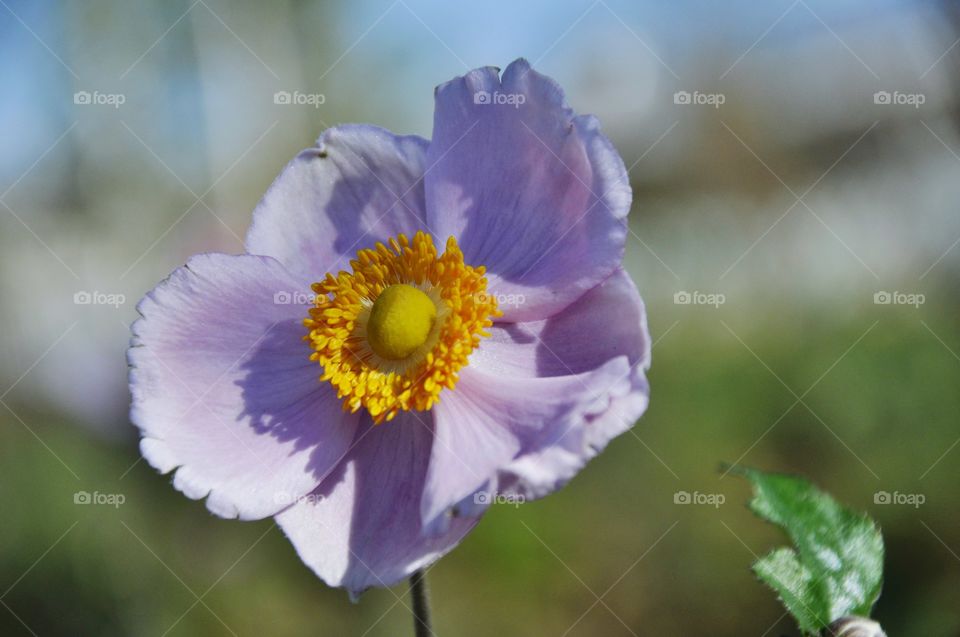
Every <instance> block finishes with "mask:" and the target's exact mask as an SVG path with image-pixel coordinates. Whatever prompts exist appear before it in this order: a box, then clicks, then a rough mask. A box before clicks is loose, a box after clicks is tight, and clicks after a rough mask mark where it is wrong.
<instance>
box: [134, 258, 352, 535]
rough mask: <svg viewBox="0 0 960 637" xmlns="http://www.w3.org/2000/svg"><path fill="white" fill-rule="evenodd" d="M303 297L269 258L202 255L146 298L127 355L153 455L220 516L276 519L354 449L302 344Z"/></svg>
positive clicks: (147, 450) (344, 417)
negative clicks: (350, 449)
mask: <svg viewBox="0 0 960 637" xmlns="http://www.w3.org/2000/svg"><path fill="white" fill-rule="evenodd" d="M306 299H307V294H306V291H304V290H303V289H302V288H301V287H300V284H299V283H298V282H297V280H296V279H295V278H294V277H293V276H291V275H290V274H288V273H287V272H286V270H285V269H284V268H283V266H282V265H280V263H279V262H277V261H275V260H274V259H271V258H268V257H257V256H249V255H243V256H227V255H216V254H210V255H201V256H197V257H194V258H192V259H191V260H190V261H189V262H188V263H187V265H186V266H184V267H182V268H180V269H178V270H177V271H175V272H174V273H173V274H172V275H171V276H170V278H168V279H167V280H166V281H164V282H163V283H161V284H160V285H159V286H157V287H156V289H154V290H153V291H152V292H150V293H149V294H148V295H147V296H146V297H145V298H144V299H143V301H141V302H140V305H139V306H138V310H139V311H140V313H141V314H142V316H143V318H141V319H140V320H138V321H137V322H136V323H135V324H134V326H133V339H132V342H131V347H130V350H129V353H128V360H129V363H130V367H131V369H130V387H131V391H132V393H133V406H132V408H131V420H132V421H133V422H134V424H136V425H137V426H138V427H139V428H140V430H141V433H142V435H143V439H142V441H141V445H140V446H141V450H142V452H143V456H144V458H146V460H147V461H148V462H149V463H150V464H151V465H153V466H154V467H155V468H156V469H158V470H160V471H161V472H163V473H166V472H168V471H171V470H173V469H176V470H177V471H176V474H175V476H174V486H176V488H177V489H179V490H180V491H183V492H184V493H185V494H186V495H187V496H189V497H191V498H195V499H199V498H203V497H205V496H206V497H207V507H208V508H209V509H210V510H211V511H213V512H214V513H216V514H217V515H220V516H223V517H240V518H243V519H257V518H262V517H266V516H269V515H273V514H274V513H276V512H277V511H279V510H281V509H283V508H284V507H285V506H287V505H289V502H290V501H291V499H293V498H296V497H298V496H301V495H303V494H305V493H309V492H310V491H311V490H313V489H314V488H315V487H316V486H317V484H319V483H320V481H321V480H322V479H323V478H324V477H325V476H326V475H327V473H329V472H330V471H331V470H332V469H333V467H335V466H336V464H337V462H338V461H339V459H340V458H341V456H342V455H343V453H344V452H345V451H346V449H347V448H348V446H349V444H350V441H351V439H352V438H353V435H354V432H355V429H356V423H357V420H358V417H357V416H356V415H348V414H344V413H343V411H342V409H341V405H340V401H339V400H337V398H336V395H335V393H334V391H333V390H332V388H331V386H330V384H329V383H322V382H320V381H319V375H320V370H319V368H318V367H317V365H316V363H313V362H311V361H310V360H309V356H310V349H309V345H308V344H307V343H305V342H304V341H303V340H302V339H303V336H304V334H305V333H306V332H305V328H304V327H303V325H302V320H303V318H304V317H305V316H306V315H307V305H305V302H306Z"/></svg>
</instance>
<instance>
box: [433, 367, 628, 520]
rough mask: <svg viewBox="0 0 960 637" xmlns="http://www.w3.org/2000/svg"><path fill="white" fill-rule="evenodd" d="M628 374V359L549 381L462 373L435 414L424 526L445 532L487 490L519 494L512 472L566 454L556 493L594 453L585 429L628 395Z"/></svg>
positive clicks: (472, 370) (474, 371)
mask: <svg viewBox="0 0 960 637" xmlns="http://www.w3.org/2000/svg"><path fill="white" fill-rule="evenodd" d="M628 371H629V369H628V364H627V359H626V357H623V356H621V357H617V358H614V359H612V360H610V361H609V362H607V363H606V364H605V365H603V366H602V367H600V368H599V369H596V370H593V371H591V372H587V373H584V374H577V375H571V376H554V377H551V378H522V377H514V378H511V377H507V376H501V375H497V374H489V373H487V372H485V371H483V370H480V369H478V368H476V367H473V366H468V367H466V368H464V369H463V370H462V371H461V373H460V381H459V383H458V384H457V387H456V389H455V390H453V391H450V392H446V393H445V394H444V395H443V396H442V398H441V401H440V402H439V403H438V404H437V405H435V406H434V408H433V410H434V414H435V419H436V435H435V439H434V444H433V454H432V456H431V459H430V470H429V471H428V473H427V485H426V489H425V490H424V496H423V501H422V502H421V505H420V512H421V515H422V517H423V520H424V523H425V527H426V528H427V529H429V530H430V531H434V530H435V529H440V530H442V529H444V528H445V526H444V525H445V522H446V520H447V518H448V517H449V515H450V512H451V511H459V510H460V509H461V503H462V502H463V500H464V498H468V497H470V496H471V495H472V494H476V493H477V492H478V491H482V490H484V489H486V488H489V486H488V485H493V486H496V487H497V488H498V489H499V490H500V491H501V492H503V491H506V490H507V489H508V488H512V487H514V485H515V484H516V482H517V480H516V478H517V476H516V474H515V472H514V470H513V467H514V466H515V465H516V463H518V462H520V461H522V460H523V459H524V458H526V457H528V456H530V455H531V454H534V455H536V454H541V453H544V451H545V450H549V449H553V448H560V449H563V450H564V455H563V458H562V459H563V460H564V461H565V462H566V463H567V465H569V466H567V467H558V468H557V469H555V470H554V472H553V473H554V474H556V475H551V476H550V480H551V481H552V483H551V488H554V487H555V486H556V483H557V482H558V481H559V480H566V479H569V478H570V477H572V476H573V474H574V473H576V471H577V470H579V468H580V467H581V466H582V465H583V463H584V462H585V459H581V458H582V456H585V455H587V454H588V453H589V450H588V449H586V448H585V447H586V445H587V442H586V439H585V428H586V424H587V423H588V422H589V421H590V420H591V419H594V418H596V417H598V416H600V415H601V414H603V413H604V412H605V411H606V410H607V409H609V408H610V403H611V402H612V400H613V399H614V397H616V396H620V395H621V394H624V393H626V392H627V385H628V384H629V383H628V380H627V377H628ZM551 462H552V463H553V462H554V460H553V459H552V458H551ZM533 477H536V478H537V479H538V481H540V480H541V478H540V477H539V476H533ZM501 480H505V482H504V483H502V484H501ZM512 490H513V491H517V492H520V490H518V489H512ZM522 493H523V494H524V495H525V496H532V495H542V494H541V493H539V492H538V493H536V494H534V492H533V490H524V491H522ZM484 502H485V503H488V502H489V497H488V498H487V499H486V500H484Z"/></svg>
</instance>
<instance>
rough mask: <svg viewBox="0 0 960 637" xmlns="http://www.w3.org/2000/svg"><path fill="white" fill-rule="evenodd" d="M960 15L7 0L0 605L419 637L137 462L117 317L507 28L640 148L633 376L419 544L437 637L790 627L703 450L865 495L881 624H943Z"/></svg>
mask: <svg viewBox="0 0 960 637" xmlns="http://www.w3.org/2000/svg"><path fill="white" fill-rule="evenodd" d="M958 26H960V15H958V11H957V10H956V5H955V4H954V3H948V2H943V3H937V2H908V1H901V2H893V1H886V0H874V1H871V2H867V1H865V0H843V1H840V2H827V1H826V0H821V1H814V0H796V1H791V0H776V1H771V2H764V3H759V2H749V1H746V0H733V1H731V2H726V3H722V5H721V4H720V3H714V2H709V1H707V0H700V1H692V0H691V1H682V2H677V3H654V2H652V1H651V2H634V1H630V0H622V1H620V0H597V1H595V2H591V1H584V2H575V1H571V2H565V3H562V4H561V3H556V2H549V1H547V0H537V1H533V0H531V1H529V2H523V3H515V2H501V1H494V2H488V3H483V4H482V5H478V6H470V7H460V6H456V5H455V4H454V3H442V2H439V1H438V0H437V1H435V0H396V1H394V2H390V1H384V2H349V3H348V2H295V1H291V2H278V3H270V4H269V5H268V4H267V3H256V2H227V1H225V0H198V1H197V2H191V1H190V0H185V1H182V2H180V1H171V2H161V1H159V0H156V1H152V2H151V1H140V2H129V3H128V2H119V1H118V0H103V1H101V0H90V1H81V0H64V1H62V2H56V1H49V0H37V1H33V2H27V1H22V2H14V1H12V0H2V1H0V52H2V56H0V72H2V77H3V82H4V83H3V85H4V89H5V90H4V97H3V98H2V100H0V132H2V137H0V139H2V140H3V143H2V144H0V189H2V194H0V299H2V301H0V324H2V326H3V329H2V336H0V605H2V607H0V634H2V635H5V636H6V635H30V634H32V635H38V636H40V635H43V636H46V635H78V634H80V635H158V636H159V635H180V636H187V635H260V634H269V635H277V636H286V635H290V636H295V635H296V636H299V635H370V636H375V635H405V634H409V633H410V617H409V610H408V608H407V606H408V601H407V599H406V591H405V588H404V587H403V586H397V587H396V588H394V589H392V590H373V591H370V592H368V593H367V594H366V595H364V596H363V598H362V599H361V601H360V603H359V604H351V603H350V602H349V601H348V600H347V596H346V594H345V593H344V592H343V591H340V590H332V589H328V588H326V587H325V586H324V585H323V584H322V583H321V582H320V581H319V580H317V579H316V578H315V577H314V576H313V575H312V574H311V573H310V572H309V571H308V569H307V568H306V567H304V566H303V565H302V564H300V563H299V561H298V559H297V557H296V555H295V553H294V551H293V549H292V548H291V547H290V546H289V544H288V543H287V541H286V540H285V539H284V538H283V536H282V534H281V533H280V531H279V530H278V529H277V528H275V527H274V526H273V525H272V522H271V521H262V522H257V523H240V522H235V521H223V520H219V519H216V518H214V517H212V516H211V515H210V514H209V513H208V512H207V511H206V509H205V508H204V506H203V504H202V503H199V502H193V501H190V500H188V499H186V498H185V497H183V496H182V495H180V494H179V493H177V492H176V491H175V490H174V489H173V488H172V487H171V485H170V479H169V477H167V476H160V475H157V474H156V473H155V472H154V471H153V470H152V469H151V468H150V467H149V466H147V465H146V463H145V462H142V461H138V458H139V454H138V450H137V436H136V432H135V430H134V428H133V427H132V426H131V425H130V424H129V423H128V421H127V416H126V409H127V404H128V394H127V391H126V385H125V382H126V381H125V379H126V363H125V359H124V350H125V348H126V343H127V341H128V326H129V324H130V322H131V321H133V320H134V318H135V317H136V313H135V310H134V305H135V303H136V301H137V300H138V299H139V298H140V297H141V296H142V295H143V294H144V293H145V292H146V291H147V290H149V289H150V288H151V287H153V285H155V284H156V282H158V281H159V280H161V279H162V278H164V277H165V276H166V275H167V274H168V273H169V272H170V271H172V270H173V269H175V268H176V267H178V266H179V265H181V264H182V263H183V262H184V261H185V260H186V258H187V257H188V256H190V255H191V254H193V253H196V252H205V251H224V252H239V251H241V250H242V241H241V239H242V237H243V234H244V232H245V229H246V226H247V225H248V223H249V221H250V212H251V210H252V208H253V207H254V205H255V204H256V202H257V200H258V199H259V197H260V195H261V194H262V193H263V191H264V190H265V189H266V187H267V186H268V185H269V183H270V182H271V181H272V179H273V178H274V176H275V175H276V174H277V173H278V172H279V170H280V168H281V167H282V166H283V164H284V163H285V162H286V161H287V160H288V159H289V158H291V157H292V156H293V155H294V154H295V153H296V152H297V151H298V150H299V149H301V148H303V147H306V146H309V145H310V143H311V141H312V140H313V139H314V138H315V137H316V136H317V135H318V134H319V133H320V132H321V131H322V130H323V129H324V128H326V127H328V126H331V125H335V124H337V123H342V122H352V121H361V122H371V123H375V124H378V125H381V126H385V127H387V128H390V129H392V130H394V131H397V132H403V133H416V134H420V135H423V136H425V137H429V135H430V123H431V118H432V89H433V86H434V85H436V84H438V83H440V82H442V81H445V80H447V79H449V78H451V77H453V76H455V75H458V74H461V73H462V72H464V71H465V70H467V69H468V68H472V67H475V66H481V65H487V64H495V65H498V66H501V67H502V66H505V65H506V64H507V63H509V62H510V61H511V60H512V59H514V58H516V57H518V56H521V55H522V56H525V57H527V58H528V59H530V60H531V62H533V63H534V65H535V66H536V67H537V68H538V69H539V70H541V71H543V72H545V73H547V74H549V75H551V76H553V77H555V78H556V79H557V80H558V81H560V83H561V84H562V85H563V86H564V87H565V88H566V90H567V94H568V98H569V101H570V103H571V105H572V106H573V107H574V108H575V109H576V110H577V111H578V112H592V113H595V114H596V115H597V116H599V118H600V120H601V122H602V123H603V125H604V129H605V131H606V132H607V134H608V135H609V136H610V137H611V139H612V140H613V142H614V143H615V145H616V146H617V148H618V149H619V150H620V152H621V154H622V155H623V157H624V160H625V162H626V164H627V166H628V167H630V176H631V180H632V183H633V186H634V193H635V196H634V209H633V212H632V216H631V228H632V233H631V237H630V240H629V243H628V246H627V257H626V261H627V266H628V268H629V269H630V271H631V273H632V275H633V277H634V279H635V280H636V282H637V284H638V286H639V287H640V290H641V292H642V293H643V295H644V298H645V300H646V302H647V305H648V311H649V317H650V326H651V331H652V333H653V337H654V339H655V347H654V352H653V361H654V362H653V367H652V370H651V372H650V378H651V384H652V388H653V389H652V403H651V407H650V410H649V412H648V413H647V415H646V416H644V418H643V419H642V420H641V422H640V423H639V424H638V425H637V426H636V427H635V429H634V430H633V431H632V432H630V433H627V434H624V435H623V436H621V437H620V438H619V439H617V440H615V441H614V442H613V443H612V444H611V445H610V447H609V448H608V450H607V451H606V452H605V453H604V454H602V455H601V456H600V457H599V458H597V459H596V460H594V461H593V462H591V463H590V465H589V466H588V467H587V468H586V470H584V471H583V472H582V473H581V474H580V475H579V476H578V477H577V478H576V479H575V480H574V481H573V482H572V483H571V484H570V485H569V486H568V487H567V488H565V489H563V490H562V491H561V492H559V493H558V494H556V495H554V496H552V497H550V498H547V499H546V500H543V501H539V502H533V503H527V504H523V505H521V506H517V507H511V506H504V505H500V506H495V507H494V509H493V510H492V511H491V512H490V513H489V514H488V515H487V516H486V518H485V519H484V521H483V522H482V523H481V524H480V526H479V527H478V528H477V530H476V531H475V532H474V533H473V534H472V535H470V536H469V537H468V538H467V540H466V541H465V542H464V543H463V544H462V545H461V546H460V547H459V548H458V549H456V550H455V551H454V552H453V553H452V554H450V555H449V556H447V557H446V558H444V559H443V560H441V561H440V562H439V563H438V564H437V565H436V567H435V568H433V569H432V570H431V571H430V574H429V578H430V581H431V584H432V587H433V591H434V605H435V612H436V624H437V625H436V628H437V631H438V633H439V634H441V635H463V636H473V635H478V636H479V635H484V636H485V635H492V634H501V635H631V634H633V635H718V636H722V635H731V636H733V635H737V636H741V637H742V636H743V635H756V636H757V637H761V636H763V635H770V636H774V635H795V634H796V632H795V629H794V628H793V626H792V624H791V621H790V619H789V618H788V617H785V616H784V613H783V611H782V609H781V608H780V606H779V605H778V603H777V602H776V600H775V599H774V596H773V595H772V593H770V592H768V591H767V590H765V589H763V588H762V586H761V585H760V584H759V583H757V582H756V581H755V580H754V579H753V577H752V575H751V574H750V572H749V565H750V563H751V562H752V561H753V560H754V559H755V556H757V555H761V554H763V553H765V552H766V551H768V550H769V549H770V548H772V547H774V546H777V545H779V544H782V543H783V542H784V539H783V537H782V536H781V534H780V533H779V532H778V531H777V530H776V529H774V528H771V527H769V526H767V525H765V524H764V523H761V522H759V521H757V520H755V519H754V518H753V517H752V516H751V515H750V514H749V513H748V512H747V510H746V509H745V507H744V503H745V501H746V499H747V497H748V489H747V486H746V485H745V484H744V483H743V482H742V481H740V480H739V479H737V478H735V477H723V476H722V474H721V472H720V471H719V469H718V467H719V466H720V463H721V462H724V461H725V462H730V463H737V462H739V463H744V464H749V465H752V466H757V467H760V468H763V469H768V470H780V471H789V472H795V473H799V474H803V475H805V476H807V477H809V478H811V479H813V480H814V481H815V482H816V483H817V484H819V485H820V486H821V487H823V488H825V489H827V490H828V491H830V492H832V493H833V494H835V495H836V496H837V497H838V498H839V499H841V500H842V501H844V502H846V503H848V504H849V505H851V506H853V507H855V508H858V509H861V510H864V511H867V512H869V513H870V514H871V515H872V516H873V517H874V518H875V519H876V520H878V521H879V523H880V524H881V525H882V527H883V530H884V536H885V538H886V542H887V571H886V585H885V588H884V594H883V596H882V598H881V600H880V602H879V605H878V607H877V611H876V612H877V617H878V618H879V620H880V621H881V622H882V623H883V625H884V627H885V628H886V629H887V631H888V633H889V634H890V635H923V636H939V635H960V608H958V607H957V604H956V591H957V589H958V584H960V507H958V506H957V504H958V492H957V478H958V473H960V472H958V462H960V444H958V443H960V440H958V436H960V427H958V424H960V417H958V414H960V392H958V391H957V388H958V387H960V354H958V353H960V330H958V316H960V313H958V310H960V294H958V275H960V247H958V244H960V215H958V203H960V155H958V153H960V128H958V124H960V118H958V115H960V113H958V106H960V85H958V81H960V80H958V78H960V74H958V63H960V46H958V38H960V29H958ZM279 91H287V92H290V93H294V92H297V91H299V92H300V93H301V94H304V95H322V96H323V97H322V99H321V98H315V99H314V100H313V102H315V103H316V102H320V101H322V104H299V105H298V104H278V103H275V100H274V95H275V93H277V92H279ZM84 92H85V93H87V94H89V95H90V100H89V101H90V103H85V102H86V99H85V98H84V97H83V93H84ZM683 92H686V93H687V94H689V95H690V96H691V98H690V100H689V101H690V103H685V101H686V100H685V98H684V93H683ZM678 93H679V95H678ZM77 94H79V95H77ZM718 95H719V96H722V99H720V100H718V99H717V97H716V96H718ZM711 96H713V97H711ZM705 100H706V101H709V102H712V103H698V102H703V101H705ZM718 101H722V104H716V102H718ZM85 293H86V294H90V295H91V296H90V297H88V298H90V299H94V302H93V303H85V302H84V300H85V298H84V296H83V295H84V294H85ZM684 293H688V294H689V295H690V296H689V298H691V299H692V300H693V301H694V302H693V303H684V302H683V301H684V299H685V298H686V297H685V295H684ZM78 295H79V296H78ZM111 295H112V296H111ZM706 295H714V296H713V297H707V296H706ZM911 295H912V296H911ZM707 299H712V300H716V301H718V303H716V304H714V305H710V304H705V303H702V302H697V301H704V300H707ZM887 300H889V301H890V302H889V303H885V302H884V301H887ZM719 301H722V303H720V302H719ZM585 337H588V335H586V336H585ZM81 491H86V492H89V493H94V492H97V493H100V494H114V495H120V496H122V497H123V503H122V504H120V505H119V506H110V505H106V504H102V505H91V504H88V505H83V504H76V503H75V494H76V493H78V492H81ZM684 492H686V493H689V494H699V495H701V496H702V495H713V496H717V495H722V496H723V498H722V499H723V503H722V504H721V505H719V506H715V507H714V506H708V505H703V504H699V505H698V504H681V503H677V502H678V500H682V499H683V498H682V493H684ZM884 493H889V494H893V495H892V496H891V498H890V499H891V500H893V502H892V503H884V496H883V494H884ZM677 494H681V496H678V495H677ZM897 495H900V496H902V495H922V496H923V499H924V502H923V504H922V505H920V506H908V505H905V504H897V499H898V498H897ZM692 499H696V497H694V496H692ZM713 499H714V500H716V499H717V498H716V497H715V498H713Z"/></svg>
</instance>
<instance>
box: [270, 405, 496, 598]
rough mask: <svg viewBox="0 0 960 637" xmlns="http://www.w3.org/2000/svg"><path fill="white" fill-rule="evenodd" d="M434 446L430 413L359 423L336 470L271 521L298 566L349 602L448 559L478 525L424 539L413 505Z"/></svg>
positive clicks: (458, 525)
mask: <svg viewBox="0 0 960 637" xmlns="http://www.w3.org/2000/svg"><path fill="white" fill-rule="evenodd" d="M432 439H433V434H432V432H431V424H430V415H429V414H421V413H415V412H401V413H400V414H399V415H398V416H397V417H396V418H395V419H394V420H392V421H391V422H389V423H386V424H383V425H373V424H372V422H371V420H370V418H369V417H364V418H363V422H362V424H361V427H360V429H358V431H357V439H356V441H355V442H354V446H353V448H352V449H351V451H350V453H349V455H348V456H347V457H346V458H345V459H344V461H343V462H342V463H341V464H340V465H339V466H338V468H337V470H336V471H335V472H334V473H332V474H331V475H330V476H329V477H327V479H326V480H325V481H324V482H323V483H322V484H321V485H320V486H319V487H318V488H317V490H316V491H314V492H313V493H312V494H311V495H310V496H309V497H307V498H303V499H302V500H301V501H300V502H298V503H297V504H295V505H294V506H292V507H290V508H289V509H287V510H286V511H283V512H282V513H280V514H279V515H277V516H276V519H277V522H278V523H279V524H280V526H281V527H282V528H283V530H284V532H285V533H286V534H287V537H289V538H290V541H291V542H293V545H294V547H295V548H296V549H297V553H298V554H299V555H300V559H301V560H303V562H304V563H305V564H306V565H307V566H309V567H310V568H311V569H313V571H314V572H315V573H316V574H317V575H318V576H319V577H320V578H321V579H323V580H324V581H325V582H326V583H327V584H329V585H331V586H343V587H345V588H346V589H347V590H348V591H350V594H351V596H352V597H354V598H355V597H356V596H357V595H359V594H360V593H362V592H363V591H364V590H365V589H367V588H369V587H371V586H391V585H393V584H395V583H397V582H399V581H400V580H402V579H404V578H405V577H408V576H409V575H410V574H411V573H413V572H414V571H415V570H417V569H419V568H423V567H425V566H427V565H429V564H431V563H433V562H434V561H436V560H437V559H439V558H440V557H441V556H443V555H444V554H446V553H447V552H448V551H450V550H451V549H452V548H453V547H455V546H456V545H457V544H458V543H459V542H460V540H461V539H463V537H464V536H465V535H466V534H467V533H468V532H469V531H470V529H472V528H473V526H474V525H475V524H476V523H477V519H476V518H461V519H457V520H454V521H453V523H452V524H450V525H449V527H448V528H447V530H446V533H444V534H442V535H439V536H433V537H428V536H426V535H425V534H424V533H423V528H422V526H421V524H420V515H419V503H420V498H421V495H422V493H423V488H424V478H425V474H426V471H427V465H428V463H429V460H430V453H431V444H432Z"/></svg>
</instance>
